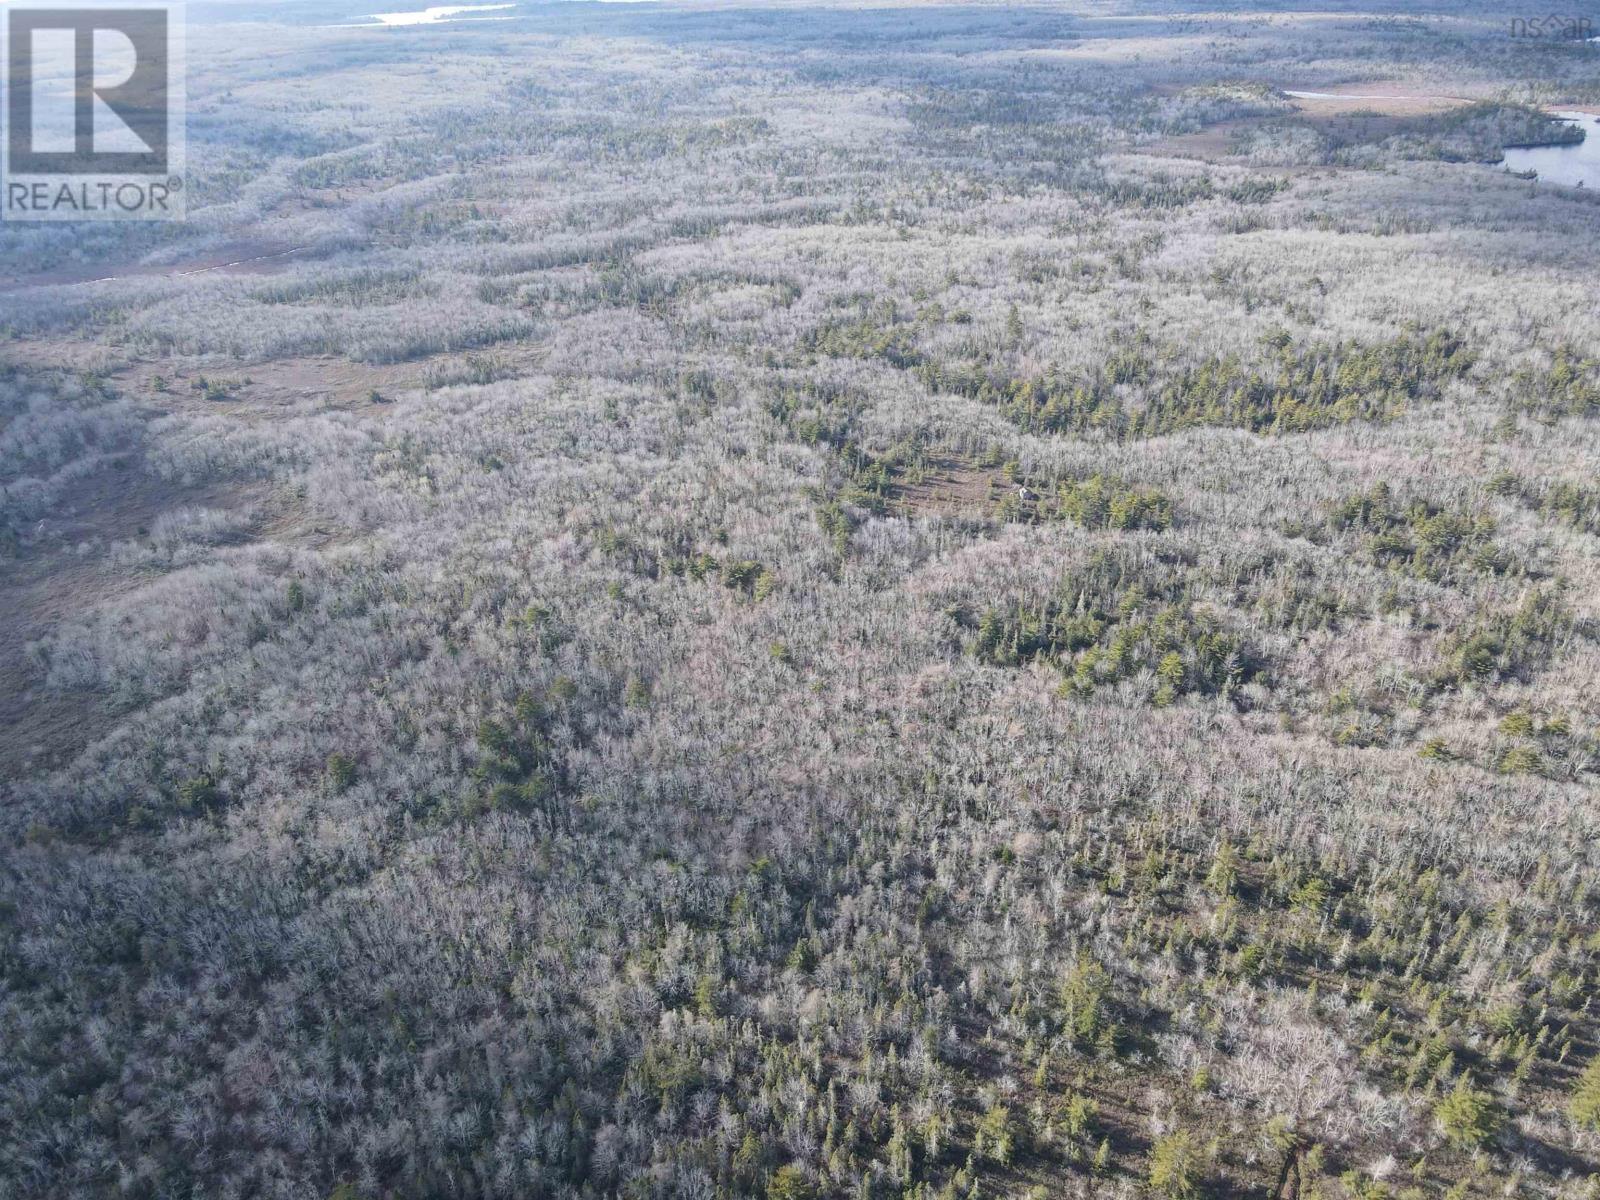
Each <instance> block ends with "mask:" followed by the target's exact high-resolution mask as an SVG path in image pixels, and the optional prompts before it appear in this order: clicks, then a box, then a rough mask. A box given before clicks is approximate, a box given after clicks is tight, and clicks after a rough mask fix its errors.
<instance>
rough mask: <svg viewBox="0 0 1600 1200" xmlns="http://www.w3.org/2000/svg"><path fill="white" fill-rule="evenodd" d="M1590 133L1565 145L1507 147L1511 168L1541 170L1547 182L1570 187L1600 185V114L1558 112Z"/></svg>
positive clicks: (1563, 118) (1564, 119)
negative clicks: (1577, 140) (1594, 115)
mask: <svg viewBox="0 0 1600 1200" xmlns="http://www.w3.org/2000/svg"><path fill="white" fill-rule="evenodd" d="M1554 115H1556V116H1558V117H1560V118H1561V119H1562V120H1563V121H1570V122H1571V123H1572V124H1574V125H1576V126H1578V127H1579V128H1580V129H1582V130H1583V131H1584V133H1586V134H1587V135H1588V136H1587V137H1585V138H1584V139H1583V141H1581V142H1573V143H1571V144H1569V145H1565V146H1522V147H1514V148H1511V149H1508V150H1507V151H1506V157H1505V160H1504V162H1502V163H1501V165H1502V166H1503V167H1505V169H1506V170H1508V171H1537V172H1538V173H1539V178H1540V179H1541V180H1543V181H1544V182H1545V183H1561V184H1565V185H1566V186H1567V187H1600V117H1593V116H1590V115H1589V114H1588V113H1581V112H1558V113H1556V114H1554Z"/></svg>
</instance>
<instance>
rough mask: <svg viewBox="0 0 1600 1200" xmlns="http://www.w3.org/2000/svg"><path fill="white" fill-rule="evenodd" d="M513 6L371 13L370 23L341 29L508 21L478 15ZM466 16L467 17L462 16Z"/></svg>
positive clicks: (513, 5) (457, 7)
mask: <svg viewBox="0 0 1600 1200" xmlns="http://www.w3.org/2000/svg"><path fill="white" fill-rule="evenodd" d="M515 7H516V5H515V4H453V5H445V6H442V7H437V8H424V9H421V10H419V11H417V12H392V13H373V14H372V20H371V21H370V22H366V21H363V22H361V23H360V24H358V25H354V24H353V25H342V26H336V27H335V28H341V29H392V28H394V27H395V26H397V25H444V24H448V23H451V22H455V21H509V20H510V19H511V18H510V16H509V15H503V16H494V17H483V16H478V15H477V14H478V13H486V12H499V11H501V10H503V9H507V8H515ZM463 14H468V15H463Z"/></svg>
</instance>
